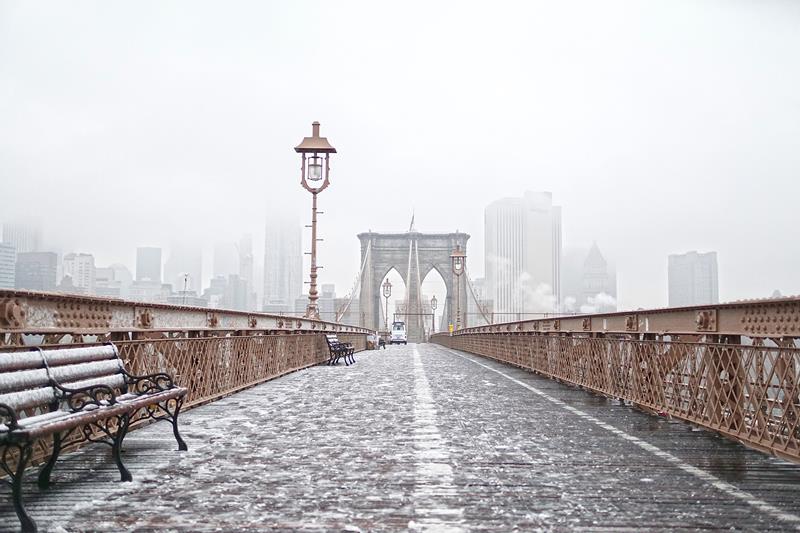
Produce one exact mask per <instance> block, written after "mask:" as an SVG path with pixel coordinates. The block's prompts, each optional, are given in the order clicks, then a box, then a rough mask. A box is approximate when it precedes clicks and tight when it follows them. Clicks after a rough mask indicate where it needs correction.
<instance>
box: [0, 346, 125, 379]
mask: <svg viewBox="0 0 800 533" xmlns="http://www.w3.org/2000/svg"><path fill="white" fill-rule="evenodd" d="M42 354H44V356H45V357H46V358H47V364H49V365H50V366H51V367H52V366H61V365H68V364H74V363H84V362H89V361H101V360H103V359H113V358H116V357H117V350H116V348H115V347H114V346H112V345H107V344H104V345H102V346H85V347H81V348H58V349H55V350H44V351H42V352H40V351H39V350H29V351H25V352H9V353H2V354H0V373H3V372H10V371H14V370H29V369H33V368H42V367H43V366H44V365H43V364H42Z"/></svg>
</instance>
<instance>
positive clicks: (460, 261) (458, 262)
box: [450, 244, 467, 330]
mask: <svg viewBox="0 0 800 533" xmlns="http://www.w3.org/2000/svg"><path fill="white" fill-rule="evenodd" d="M450 261H452V266H453V275H454V276H455V278H456V330H459V329H461V274H463V273H464V268H465V266H466V262H467V254H465V253H464V252H463V251H462V250H461V245H458V244H457V245H456V249H455V250H453V253H452V254H450Z"/></svg>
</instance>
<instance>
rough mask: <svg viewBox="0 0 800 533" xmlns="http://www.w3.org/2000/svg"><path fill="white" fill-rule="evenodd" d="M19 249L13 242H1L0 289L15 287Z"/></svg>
mask: <svg viewBox="0 0 800 533" xmlns="http://www.w3.org/2000/svg"><path fill="white" fill-rule="evenodd" d="M16 265H17V251H16V248H15V247H14V245H13V244H11V243H8V242H0V289H13V288H14V280H15V277H16Z"/></svg>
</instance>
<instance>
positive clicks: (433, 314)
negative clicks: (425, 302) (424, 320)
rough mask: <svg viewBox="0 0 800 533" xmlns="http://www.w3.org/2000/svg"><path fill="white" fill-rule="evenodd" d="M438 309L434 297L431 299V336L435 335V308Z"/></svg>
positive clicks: (437, 303)
mask: <svg viewBox="0 0 800 533" xmlns="http://www.w3.org/2000/svg"><path fill="white" fill-rule="evenodd" d="M437 307H439V302H437V301H436V295H435V294H434V295H433V297H432V298H431V335H433V334H434V333H436V308H437Z"/></svg>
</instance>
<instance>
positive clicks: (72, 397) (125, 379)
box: [0, 344, 188, 531]
mask: <svg viewBox="0 0 800 533" xmlns="http://www.w3.org/2000/svg"><path fill="white" fill-rule="evenodd" d="M187 392H188V390H187V389H185V388H183V387H178V386H177V385H175V383H174V382H173V380H172V378H171V377H170V376H169V375H168V374H165V373H156V374H150V375H145V376H135V375H133V374H130V373H129V372H128V371H127V370H125V365H124V363H123V361H122V359H120V357H119V351H118V349H117V347H116V346H114V345H113V344H103V345H98V346H88V347H81V348H57V349H53V350H42V349H40V348H36V349H35V350H34V351H25V352H7V353H0V468H2V470H3V471H5V473H6V474H7V475H8V476H9V478H10V481H8V480H4V481H6V482H8V483H9V484H10V485H11V487H12V488H11V492H12V499H13V503H14V510H15V511H16V513H17V517H18V518H19V521H20V525H21V526H22V531H36V523H35V522H34V520H33V519H32V518H31V517H30V516H29V515H28V513H27V511H26V510H25V507H24V505H23V501H22V477H23V473H24V471H25V467H26V466H27V465H28V462H29V461H30V459H31V456H32V454H33V447H34V444H35V443H36V442H37V441H38V440H40V439H44V438H47V437H52V452H51V454H50V457H49V459H48V460H47V462H46V463H45V464H44V465H43V466H42V468H41V470H40V471H39V477H38V484H39V487H40V488H41V489H46V488H48V487H49V485H50V474H51V472H52V470H53V467H54V466H55V463H56V460H57V459H58V456H59V453H60V452H61V449H62V446H63V444H64V442H65V441H66V440H67V439H69V438H70V437H71V436H77V437H78V438H79V439H78V440H79V441H80V442H84V441H88V442H97V443H101V442H102V443H104V444H108V445H109V446H111V454H112V457H113V459H114V462H115V463H116V466H117V468H118V470H119V473H120V477H121V480H122V481H131V480H132V479H133V477H132V476H131V473H130V472H129V471H128V469H127V468H125V465H123V464H122V458H121V457H120V451H121V448H122V441H123V439H124V438H125V435H126V434H127V433H128V429H129V426H130V423H131V422H133V421H137V420H140V419H147V418H150V419H153V420H169V421H170V422H171V423H172V432H173V435H174V436H175V440H176V441H177V443H178V450H181V451H185V450H186V449H187V446H186V443H185V442H184V440H183V438H181V435H180V433H179V431H178V414H179V413H180V410H181V406H182V405H183V400H184V397H185V396H186V393H187ZM36 411H38V413H36V414H33V415H32V414H31V413H34V412H36ZM137 414H138V417H136V415H137ZM75 432H77V433H75ZM13 451H16V453H12V452H13Z"/></svg>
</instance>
